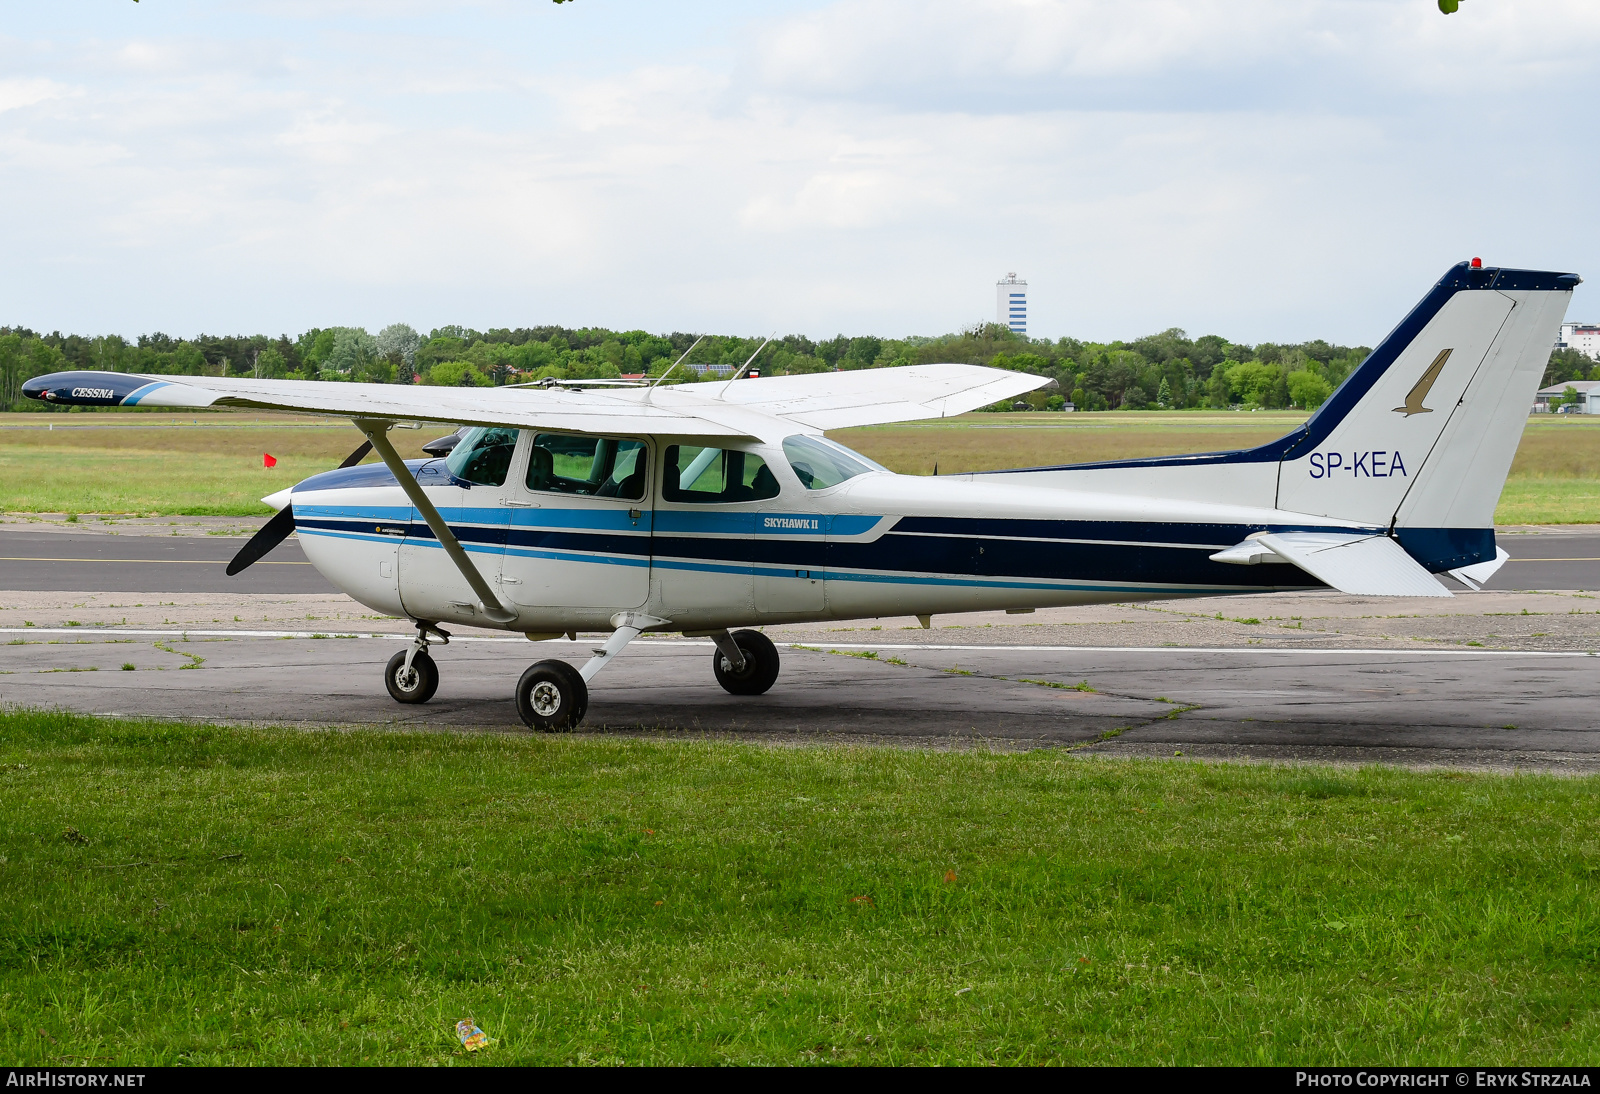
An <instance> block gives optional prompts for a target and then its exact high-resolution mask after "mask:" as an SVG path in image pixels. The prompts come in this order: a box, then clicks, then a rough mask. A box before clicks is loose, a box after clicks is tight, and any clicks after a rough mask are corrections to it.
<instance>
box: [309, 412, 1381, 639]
mask: <svg viewBox="0 0 1600 1094" xmlns="http://www.w3.org/2000/svg"><path fill="white" fill-rule="evenodd" d="M502 439H504V438H502ZM468 443H470V439H469V442H463V444H464V446H465V445H466V444H468ZM599 443H600V445H601V446H602V447H603V446H604V445H605V444H607V443H612V444H613V448H615V445H617V444H621V445H624V446H632V449H631V451H632V452H633V454H632V455H631V457H630V458H631V459H632V461H633V462H632V463H631V464H630V465H629V466H630V467H632V468H633V471H634V474H633V475H632V476H631V478H630V479H628V480H627V481H623V480H622V479H620V478H618V477H616V476H613V477H612V478H610V479H602V477H601V476H600V473H599V472H596V474H595V476H594V477H593V478H590V479H586V478H584V477H583V475H584V474H585V471H584V467H585V461H593V462H594V463H595V464H596V465H598V463H599V462H600V459H601V456H600V454H599V450H596V452H594V453H591V452H590V451H589V450H590V449H594V448H595V445H596V441H595V439H594V438H592V437H588V438H584V437H578V436H575V435H574V436H571V437H564V436H563V435H559V434H537V435H535V434H533V433H532V432H531V431H521V432H520V433H518V434H517V436H516V440H515V444H514V446H513V445H512V444H511V443H510V442H509V441H507V442H506V443H505V444H504V445H503V449H504V451H503V452H502V453H501V454H500V456H499V458H498V460H497V461H484V460H479V461H478V463H479V465H482V464H484V463H486V462H490V463H493V464H494V466H493V470H492V471H491V472H490V473H488V474H484V473H482V468H481V466H480V467H479V469H478V470H477V471H474V470H473V469H472V468H473V467H474V466H475V465H473V464H472V461H471V459H470V457H468V458H462V457H461V453H460V452H459V450H458V453H455V454H452V461H451V462H450V463H447V462H446V460H444V459H435V460H416V461H410V462H408V464H407V466H408V467H409V468H410V469H411V472H412V474H414V475H415V476H416V479H417V481H418V483H419V484H421V486H422V487H423V489H424V490H425V492H426V494H427V496H428V498H429V499H430V500H431V501H432V502H433V504H434V505H435V507H436V508H437V509H438V510H439V512H440V514H441V515H442V516H443V517H444V519H445V521H446V522H447V523H448V524H449V526H450V529H451V531H452V532H453V533H454V534H455V536H456V537H457V539H458V540H459V541H460V542H461V544H462V545H463V546H464V547H465V548H466V550H467V552H468V554H469V556H470V557H471V559H472V560H473V562H474V563H475V564H476V565H477V566H478V568H479V569H480V570H481V572H482V573H483V575H484V576H485V578H486V579H487V580H488V581H489V582H490V583H491V584H492V585H493V587H494V588H496V589H497V590H499V591H500V592H501V594H502V600H503V601H504V602H505V603H506V604H508V605H510V606H511V607H512V608H514V610H515V612H516V618H515V619H514V620H512V621H510V622H509V623H503V624H499V623H493V622H491V621H490V620H488V619H487V618H486V617H485V616H484V614H483V605H482V603H481V602H479V601H478V598H477V597H476V596H475V595H474V594H473V593H472V592H471V590H470V588H469V586H468V585H467V583H466V581H465V580H464V579H463V578H462V576H461V574H460V573H459V572H457V571H456V569H455V568H454V567H453V566H452V565H451V563H450V561H449V560H448V559H447V557H446V556H445V553H444V552H443V551H442V550H441V549H440V547H439V543H438V540H437V539H436V538H435V537H434V535H433V533H432V532H431V531H430V530H429V528H428V525H427V524H426V522H425V521H424V520H423V519H422V517H421V516H420V515H419V514H418V513H417V512H416V510H415V508H414V507H413V506H412V504H411V502H410V501H409V500H408V499H407V498H406V496H405V494H404V492H403V491H402V490H401V489H400V487H399V485H398V484H397V483H396V482H395V480H394V479H393V477H392V476H391V475H390V474H389V472H388V471H387V470H386V469H385V468H384V467H383V466H381V465H363V466H358V467H354V468H350V469H347V470H341V471H333V472H328V473H326V474H323V475H318V476H315V477H313V478H310V479H307V480H306V481H304V482H302V483H300V484H298V485H297V486H296V487H294V489H293V493H292V495H291V502H292V504H293V506H294V515H295V525H296V528H297V530H298V533H299V536H300V542H301V545H302V547H303V549H304V551H305V553H306V556H307V558H308V559H310V561H311V562H312V563H313V564H314V565H315V566H316V567H317V568H318V569H319V570H320V571H321V572H322V573H323V574H324V575H325V576H326V577H327V578H328V579H329V580H330V581H332V582H333V583H334V584H335V585H337V586H338V587H339V588H341V589H343V590H344V591H345V592H347V593H348V594H349V595H351V596H352V597H354V598H355V599H356V600H358V601H360V602H361V603H363V604H365V605H367V606H368V607H370V608H372V609H374V610H375V611H378V612H382V613H385V614H389V615H395V616H408V617H411V618H415V619H424V620H430V621H449V622H454V623H463V624H472V625H477V626H496V627H503V628H504V629H508V630H514V631H521V632H526V633H530V634H556V633H560V632H564V631H570V630H593V629H608V628H609V627H611V626H612V625H613V624H612V622H611V621H612V619H613V617H614V616H616V615H617V614H618V613H619V612H625V611H637V612H642V613H644V614H647V615H649V616H652V617H655V618H657V619H660V620H667V621H670V626H665V627H660V628H658V629H671V630H692V631H711V630H716V629H720V628H727V627H738V626H752V625H761V624H764V623H784V622H803V621H818V620H842V619H859V618H868V617H884V616H907V615H933V614H943V613H950V612H969V611H979V610H996V609H1007V610H1023V609H1029V608H1041V607H1051V606H1061V605H1073V604H1090V603H1102V602H1117V601H1130V600H1155V599H1163V598H1177V597H1194V596H1216V595H1228V594H1239V593H1255V592H1267V591H1273V590H1277V589H1282V588H1305V587H1308V586H1313V587H1314V586H1315V585H1316V582H1315V581H1314V579H1311V578H1309V577H1308V575H1306V574H1305V573H1303V572H1301V571H1300V570H1298V569H1295V568H1294V567H1289V566H1250V567H1241V566H1234V565H1225V564H1222V563H1218V562H1213V561H1211V560H1210V556H1211V555H1212V554H1215V553H1216V552H1218V551H1221V550H1224V549H1227V548H1229V547H1232V546H1234V545H1235V544H1238V543H1239V542H1241V541H1242V540H1244V539H1245V538H1246V537H1247V536H1249V535H1251V534H1252V533H1255V532H1263V531H1288V530H1327V529H1337V530H1349V529H1357V530H1362V531H1371V532H1378V531H1381V529H1368V528H1364V527H1362V526H1359V525H1354V524H1351V523H1348V522H1341V521H1334V520H1328V519H1326V518H1314V517H1306V516H1303V515H1299V514H1293V513H1285V512H1280V511H1277V510H1273V509H1270V508H1263V507H1259V506H1249V505H1226V504H1216V503H1209V502H1184V501H1173V500H1171V499H1165V500H1159V501H1158V500H1155V499H1151V498H1144V497H1138V496H1133V495H1128V494H1119V493H1112V492H1105V491H1096V490H1092V489H1090V490H1074V489H1072V488H1071V485H1070V482H1071V480H1070V476H1069V477H1068V478H1067V479H1066V480H1065V481H1063V477H1062V476H1061V475H1059V474H1056V475H1053V476H1050V477H1049V478H1048V485H1041V486H1032V485H1026V484H1025V483H1026V482H1027V481H1028V478H1027V476H1025V475H1006V476H998V477H987V476H952V477H937V478H925V477H919V476H906V475H897V474H893V473H890V472H888V471H885V470H882V469H880V468H876V466H875V465H871V464H870V463H868V462H867V461H865V460H861V463H862V464H863V465H864V466H865V469H864V470H859V471H857V472H856V473H854V474H850V475H849V477H847V478H845V479H844V480H843V481H840V482H837V483H836V484H834V485H819V484H820V483H822V482H823V481H824V480H825V479H826V478H827V477H828V476H827V475H822V476H820V477H819V476H817V475H814V474H812V464H811V463H807V462H806V461H807V460H808V459H810V458H811V457H808V456H807V455H806V454H805V453H801V454H800V455H799V456H798V457H796V456H795V455H794V453H793V452H790V451H786V446H785V445H781V444H763V443H744V444H739V445H729V444H728V443H727V442H725V441H724V442H720V443H721V444H722V446H723V447H722V448H721V449H716V450H713V449H712V448H710V447H707V448H705V449H694V448H690V447H680V445H679V443H677V441H676V439H674V440H673V441H667V440H662V439H657V438H649V437H641V438H631V439H626V440H622V441H618V442H607V441H605V440H603V439H602V440H601V441H600V442H599ZM707 443H708V445H709V444H710V442H707ZM823 443H826V442H823ZM585 446H587V447H585ZM535 448H542V449H544V450H545V451H544V453H543V454H541V453H540V452H536V451H534V449H535ZM552 451H553V452H554V453H555V456H554V463H553V466H554V471H552V458H551V456H550V454H549V453H550V452H552ZM573 451H577V453H578V455H577V456H576V457H574V456H573V455H572V452H573ZM712 451H718V452H722V453H724V455H723V456H721V457H718V458H719V459H722V460H723V461H724V462H726V461H727V460H728V459H730V456H729V455H727V454H733V453H737V454H738V455H735V456H732V457H731V458H732V459H733V461H734V464H733V465H732V466H735V467H737V466H738V465H739V464H740V463H741V462H742V464H743V466H744V467H745V468H746V469H747V470H746V472H745V473H744V475H743V481H742V482H741V481H740V476H739V474H738V473H737V471H725V472H717V473H718V474H722V475H724V477H725V478H726V479H727V481H726V482H725V483H724V482H723V480H722V479H716V480H714V481H712V483H711V485H712V489H710V490H699V491H696V490H693V489H690V486H691V485H693V484H691V483H689V482H687V481H686V476H694V475H699V476H701V477H700V479H699V482H700V483H701V484H704V483H705V482H706V481H707V479H706V477H705V476H706V475H708V474H711V473H712V472H709V471H708V472H702V471H700V470H699V469H698V467H697V466H686V465H690V464H694V462H695V461H694V460H693V459H692V458H691V455H690V454H691V453H698V454H699V456H700V461H699V462H700V463H701V464H704V463H705V453H708V452H712ZM839 451H840V452H847V450H844V449H839ZM507 453H509V457H507V455H506V454H507ZM610 458H611V459H612V460H613V461H615V460H616V458H617V457H616V455H615V452H614V451H613V452H612V455H611V457H610ZM857 458H858V459H860V458H859V457H857ZM842 462H843V460H842V459H841V463H842ZM812 463H815V460H814V459H812ZM759 465H764V467H765V469H766V471H765V472H756V473H754V474H751V473H749V472H748V468H749V467H754V466H759ZM453 467H454V468H455V470H453V469H452V468H453ZM712 468H713V470H714V468H715V465H714V464H713V465H712ZM456 470H462V471H463V472H464V473H465V474H466V475H467V476H468V477H463V476H462V475H458V474H457V473H456ZM563 472H564V474H563ZM617 474H618V475H620V474H621V472H618V473H617ZM471 476H476V477H477V478H479V479H489V480H491V481H489V482H484V481H478V482H474V481H471ZM495 480H498V481H495ZM1041 481H1044V477H1041ZM608 489H609V490H610V493H609V494H608V493H607V490H608ZM618 490H620V491H621V494H623V495H626V494H630V493H631V494H632V495H634V496H631V497H630V496H618ZM751 495H763V496H751Z"/></svg>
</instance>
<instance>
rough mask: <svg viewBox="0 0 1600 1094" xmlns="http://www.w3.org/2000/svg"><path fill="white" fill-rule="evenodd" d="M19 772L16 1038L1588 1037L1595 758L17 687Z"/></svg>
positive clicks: (38, 1042)
mask: <svg viewBox="0 0 1600 1094" xmlns="http://www.w3.org/2000/svg"><path fill="white" fill-rule="evenodd" d="M0 787H3V792H0V894H3V895H0V900H3V903H4V909H5V922H6V924H7V929H6V931H5V932H4V933H3V934H0V966H3V968H4V978H3V983H0V1013H3V1016H4V1020H3V1022H0V1056H3V1057H4V1058H5V1059H6V1060H7V1061H8V1062H9V1063H11V1064H14V1065H28V1066H31V1065H41V1064H49V1063H65V1062H93V1063H101V1064H109V1063H113V1062H114V1063H116V1064H136V1063H138V1064H161V1063H228V1064H244V1063H283V1064H296V1063H304V1064H310V1063H356V1062H368V1063H438V1062H450V1061H458V1062H469V1061H470V1062H473V1063H481V1064H493V1063H556V1062H629V1063H674V1062H687V1063H720V1062H738V1063H755V1062H761V1063H806V1062H851V1063H922V1062H948V1063H984V1062H1007V1063H1040V1062H1051V1061H1059V1062H1069V1063H1244V1064H1251V1063H1294V1064H1348V1063H1368V1064H1376V1063H1411V1064H1421V1063H1451V1064H1458V1063H1466V1062H1469V1061H1470V1062H1478V1063H1513V1062H1514V1063H1517V1064H1519V1065H1520V1064H1534V1063H1551V1064H1554V1063H1567V1064H1582V1063H1587V1062H1590V1061H1592V1060H1593V1059H1594V1058H1595V1055H1596V1052H1597V1049H1600V1007H1597V1004H1600V983H1597V973H1596V969H1597V960H1600V911H1597V909H1596V906H1595V902H1594V899H1593V894H1594V885H1595V881H1596V873H1597V871H1600V797H1597V795H1596V794H1595V792H1594V790H1595V785H1594V782H1593V781H1592V780H1589V779H1568V778H1550V777H1533V776H1517V777H1507V776H1474V775H1463V774H1460V773H1443V772H1439V773H1429V774H1413V773H1406V772H1401V771H1396V770H1392V769H1367V770H1361V771H1350V770H1344V771H1335V770H1332V769H1318V768H1309V767H1307V768H1292V769H1289V768H1278V767H1264V766H1242V765H1241V766H1233V765H1200V764H1189V763H1186V762H1180V761H1173V762H1127V761H1112V760H1098V759H1092V758H1082V757H1078V756H1075V755H1073V754H1071V753H1070V752H1066V751H1044V752H1034V753H1028V754H1012V755H1000V754H991V753H985V752H962V753H936V752H926V751H918V752H913V751H900V750H891V749H881V750H857V749H841V748H822V747H818V748H804V749H784V748H759V747H749V746H742V745H735V744H714V743H686V742H665V741H648V740H617V739H612V740H606V739H597V738H583V737H578V738H560V737H537V736H535V737H522V736H499V735H495V736H468V735H439V734H402V733H391V732H379V731H361V730H355V731H346V732H304V731H280V730H252V729H237V728H218V727H209V726H180V725H164V724H155V723H127V722H117V721H109V720H95V719H90V718H81V717H74V716H68V715H61V714H42V713H33V712H19V711H12V712H9V713H5V714H0ZM462 1018H472V1019H475V1020H476V1021H477V1023H478V1024H479V1025H480V1026H482V1027H483V1029H484V1030H486V1031H487V1032H488V1033H489V1034H490V1036H491V1037H492V1038H494V1043H493V1044H492V1045H491V1047H489V1048H488V1049H487V1050H485V1051H484V1052H482V1053H480V1054H479V1055H477V1056H476V1057H471V1058H469V1057H466V1056H464V1054H463V1053H462V1051H461V1049H460V1047H459V1045H457V1044H456V1043H455V1041H454V1039H453V1036H452V1031H453V1027H454V1023H455V1022H456V1021H457V1020H458V1019H462Z"/></svg>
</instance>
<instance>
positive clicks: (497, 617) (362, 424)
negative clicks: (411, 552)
mask: <svg viewBox="0 0 1600 1094" xmlns="http://www.w3.org/2000/svg"><path fill="white" fill-rule="evenodd" d="M354 420H355V423H356V428H357V429H359V430H361V432H363V433H365V434H366V435H367V440H369V441H371V442H372V447H373V450H374V451H376V452H377V453H378V455H380V456H382V457H383V462H384V464H385V465H386V466H387V467H388V468H389V473H390V474H392V475H393V476H394V478H395V481H396V482H398V483H399V484H400V489H402V490H404V491H405V492H406V497H408V498H410V499H411V504H412V505H415V506H416V507H417V512H419V513H421V514H422V519H423V520H425V521H427V522H428V527H429V528H431V529H433V534H434V536H436V537H437V538H438V540H439V546H441V547H443V548H444V553H445V554H447V555H449V556H450V561H451V562H454V563H455V564H456V569H458V570H460V571H461V576H462V577H464V578H466V579H467V584H468V585H470V586H472V591H473V592H475V593H477V594H478V599H479V600H481V601H483V614H484V615H486V616H487V617H488V618H489V619H491V620H492V621H494V622H496V623H509V622H511V621H512V620H513V619H515V618H516V617H517V613H516V612H514V611H512V610H511V609H510V608H507V607H506V606H505V604H504V602H502V601H501V599H500V598H499V597H498V596H496V595H495V592H494V590H493V589H491V588H490V587H489V583H488V582H487V581H485V580H484V579H483V574H482V573H481V572H480V571H479V570H478V568H477V567H476V566H474V565H473V564H472V560H471V559H470V558H468V557H467V552H466V550H465V549H464V548H462V546H461V542H460V541H459V540H457V539H456V536H455V533H454V532H452V531H450V526H449V525H448V524H446V523H445V522H444V518H443V517H441V516H440V515H439V510H437V509H435V508H434V507H433V502H431V501H429V500H428V495H427V493H426V492H425V491H424V490H423V489H422V484H421V483H419V482H417V477H416V476H415V475H413V474H412V473H411V468H409V467H407V466H406V462H405V461H404V460H402V459H401V458H400V453H398V452H396V451H395V450H394V445H392V444H390V443H389V427H390V426H392V425H393V424H394V423H393V422H379V421H371V420H369V419H366V418H356V419H354Z"/></svg>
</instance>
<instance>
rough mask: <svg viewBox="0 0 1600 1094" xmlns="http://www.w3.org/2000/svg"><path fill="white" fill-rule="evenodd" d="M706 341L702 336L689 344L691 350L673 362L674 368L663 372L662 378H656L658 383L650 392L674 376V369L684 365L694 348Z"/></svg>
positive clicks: (685, 351)
mask: <svg viewBox="0 0 1600 1094" xmlns="http://www.w3.org/2000/svg"><path fill="white" fill-rule="evenodd" d="M705 340H706V336H705V335H703V334H702V335H701V336H700V337H699V338H696V339H695V340H694V341H693V342H691V343H690V344H689V348H688V349H686V350H684V351H683V356H682V357H680V358H678V359H677V360H676V361H674V362H672V368H669V369H667V371H665V372H663V373H662V374H661V375H660V376H657V377H656V382H655V384H651V385H650V390H651V391H654V390H655V389H656V384H659V383H661V381H662V380H665V379H666V378H667V377H668V376H671V375H672V369H674V368H677V367H678V366H679V365H681V364H683V362H684V361H685V360H686V359H687V358H688V356H689V354H691V353H693V352H694V347H695V346H698V345H699V344H700V343H701V342H704V341H705Z"/></svg>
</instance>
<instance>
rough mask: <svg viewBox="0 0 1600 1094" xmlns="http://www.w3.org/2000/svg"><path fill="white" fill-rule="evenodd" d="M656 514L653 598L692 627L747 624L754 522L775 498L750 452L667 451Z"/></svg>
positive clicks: (773, 482) (763, 466) (762, 464)
mask: <svg viewBox="0 0 1600 1094" xmlns="http://www.w3.org/2000/svg"><path fill="white" fill-rule="evenodd" d="M661 459H662V465H663V468H664V473H663V475H662V481H661V506H660V508H659V509H658V510H657V512H656V535H655V560H654V561H655V570H654V578H655V582H656V594H657V599H658V603H659V604H660V606H661V611H662V613H663V614H665V615H666V616H668V617H669V618H671V619H673V620H675V621H683V622H686V623H690V624H691V625H692V624H694V623H697V622H700V623H704V622H710V623H719V622H722V621H724V620H727V619H730V618H732V619H740V618H748V617H749V616H750V614H751V613H752V612H753V611H754V610H755V607H756V576H755V546H756V544H755V538H756V521H757V519H758V518H759V516H760V514H761V511H762V510H763V509H766V508H768V507H769V505H768V504H764V503H770V502H771V500H772V499H773V498H776V497H777V496H778V494H779V487H778V480H777V479H776V478H775V477H774V476H773V473H772V469H771V468H770V467H768V466H767V463H766V461H765V460H764V459H762V457H761V455H760V454H759V453H756V452H750V451H744V450H742V449H737V448H703V447H700V446H698V445H687V444H684V445H669V446H668V447H667V448H666V449H665V450H664V452H663V454H662V457H661Z"/></svg>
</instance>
